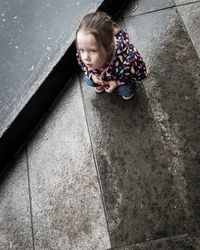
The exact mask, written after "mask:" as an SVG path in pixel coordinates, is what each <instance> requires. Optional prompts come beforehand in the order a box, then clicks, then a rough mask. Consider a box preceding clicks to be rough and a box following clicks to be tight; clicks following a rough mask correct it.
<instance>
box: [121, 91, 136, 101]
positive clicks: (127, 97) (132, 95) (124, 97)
mask: <svg viewBox="0 0 200 250" xmlns="http://www.w3.org/2000/svg"><path fill="white" fill-rule="evenodd" d="M134 95H135V93H133V94H131V95H129V96H122V98H123V99H124V100H129V99H131V98H133V97H134Z"/></svg>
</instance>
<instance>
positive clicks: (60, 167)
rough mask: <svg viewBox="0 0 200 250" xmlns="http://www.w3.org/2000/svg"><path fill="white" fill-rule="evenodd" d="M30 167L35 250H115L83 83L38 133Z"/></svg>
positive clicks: (73, 85)
mask: <svg viewBox="0 0 200 250" xmlns="http://www.w3.org/2000/svg"><path fill="white" fill-rule="evenodd" d="M28 161H29V168H30V187H31V197H32V213H33V229H34V242H35V248H36V249H76V250H78V249H80V250H84V249H85V250H89V249H91V250H92V249H99V250H102V249H107V248H110V240H109V235H108V230H107V223H106V219H105V214H104V208H103V205H102V197H101V193H100V188H99V183H98V177H97V172H96V168H95V161H94V158H93V151H92V147H91V143H90V138H89V134H88V130H87V124H86V120H85V114H84V108H83V103H82V97H81V92H80V85H79V82H78V80H77V79H75V80H73V81H72V83H71V86H70V87H69V88H68V89H66V92H64V93H63V95H62V97H60V99H59V100H58V102H57V103H56V104H55V106H54V107H53V109H52V110H51V112H49V114H48V115H47V117H46V118H45V119H44V120H43V122H42V123H41V125H40V127H39V128H38V130H37V131H35V135H34V136H33V138H32V141H31V142H30V144H29V147H28Z"/></svg>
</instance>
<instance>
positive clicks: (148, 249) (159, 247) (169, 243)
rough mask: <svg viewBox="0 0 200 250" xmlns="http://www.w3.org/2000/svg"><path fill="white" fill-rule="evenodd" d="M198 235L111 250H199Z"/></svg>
mask: <svg viewBox="0 0 200 250" xmlns="http://www.w3.org/2000/svg"><path fill="white" fill-rule="evenodd" d="M199 239H200V235H199V234H196V235H188V234H185V235H179V236H174V237H171V238H165V239H159V240H156V241H154V242H148V243H141V244H136V245H132V246H127V247H122V248H120V247H119V248H112V250H174V249H175V250H183V249H188V250H189V249H196V250H198V249H200V241H199Z"/></svg>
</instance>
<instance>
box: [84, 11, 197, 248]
mask: <svg viewBox="0 0 200 250" xmlns="http://www.w3.org/2000/svg"><path fill="white" fill-rule="evenodd" d="M124 16H125V17H126V16H127V15H126V13H125V14H124ZM125 25H126V27H127V29H128V32H129V34H130V37H131V40H132V41H134V43H135V45H136V47H138V49H139V50H140V52H141V54H142V55H143V56H144V59H145V61H146V62H147V65H148V66H149V67H150V70H151V75H150V77H149V78H148V79H147V80H145V81H144V88H143V85H140V87H139V93H138V97H136V98H135V99H134V100H130V102H126V101H124V100H121V99H120V98H119V97H117V96H115V95H108V94H101V95H95V93H94V90H93V89H92V88H89V87H88V86H85V85H84V84H83V85H82V88H83V95H84V100H85V106H86V115H87V120H88V125H89V131H90V133H91V139H92V144H93V146H94V153H95V157H96V161H97V165H98V169H99V173H100V179H101V185H102V190H103V195H104V201H105V208H106V216H107V218H108V225H109V231H110V239H111V245H112V247H117V246H122V245H123V246H125V245H127V244H132V243H139V242H145V241H148V240H156V239H159V238H165V237H171V236H174V235H181V234H185V233H187V232H188V231H198V230H199V226H200V217H199V214H200V211H199V207H200V206H199V205H200V200H199V191H200V186H199V180H200V179H199V177H200V175H199V171H198V169H199V152H200V148H199V147H200V143H199V141H200V140H199V139H200V131H199V127H200V117H199V109H200V103H199V92H198V89H199V82H200V81H199V73H198V72H200V65H199V58H198V56H197V54H196V51H195V49H194V47H193V44H192V42H191V40H190V37H189V36H188V33H187V32H186V29H185V27H184V24H183V22H182V19H181V17H180V15H179V13H178V12H177V10H176V8H172V9H165V10H162V11H157V12H154V13H149V14H145V15H140V16H137V17H135V18H130V16H129V17H128V18H125ZM144 27H145V32H143V30H144Z"/></svg>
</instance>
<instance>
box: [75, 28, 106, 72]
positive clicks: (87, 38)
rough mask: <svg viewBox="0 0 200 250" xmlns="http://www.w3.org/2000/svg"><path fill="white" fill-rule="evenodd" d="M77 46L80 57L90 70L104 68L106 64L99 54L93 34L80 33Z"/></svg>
mask: <svg viewBox="0 0 200 250" xmlns="http://www.w3.org/2000/svg"><path fill="white" fill-rule="evenodd" d="M77 46H78V50H79V51H80V56H81V59H82V61H83V63H84V64H85V65H86V67H87V68H88V70H93V69H98V68H100V67H103V66H104V62H103V60H102V59H101V57H100V55H99V53H98V45H97V42H96V39H95V38H94V36H93V35H92V34H88V33H84V32H83V31H79V32H78V34H77Z"/></svg>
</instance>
